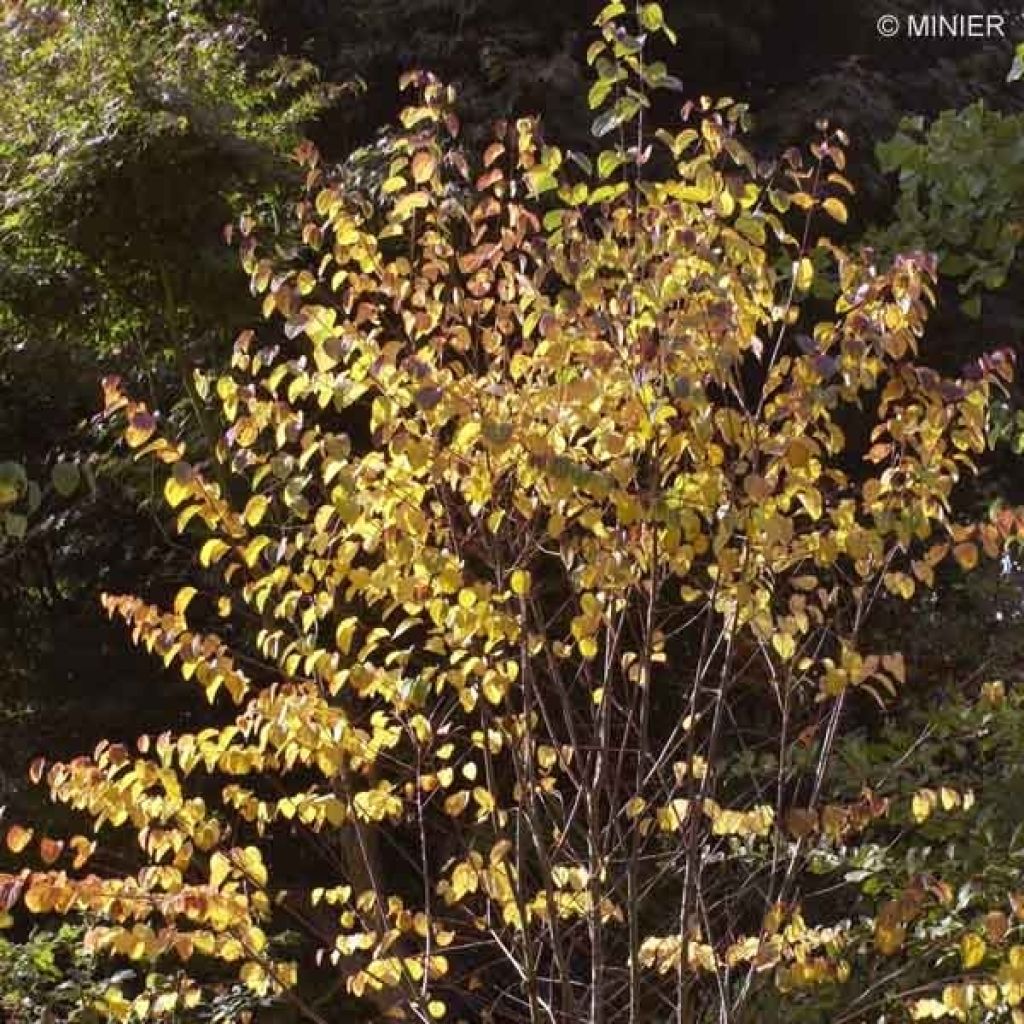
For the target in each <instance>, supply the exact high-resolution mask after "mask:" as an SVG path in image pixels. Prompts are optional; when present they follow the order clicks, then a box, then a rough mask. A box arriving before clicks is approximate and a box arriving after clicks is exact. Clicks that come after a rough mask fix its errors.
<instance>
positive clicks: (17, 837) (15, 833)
mask: <svg viewBox="0 0 1024 1024" xmlns="http://www.w3.org/2000/svg"><path fill="white" fill-rule="evenodd" d="M30 842H32V829H30V828H24V827H23V826H22V825H12V826H11V827H10V828H9V829H8V830H7V849H8V850H10V851H11V853H21V851H22V850H24V849H25V847H26V846H28V844H29V843H30Z"/></svg>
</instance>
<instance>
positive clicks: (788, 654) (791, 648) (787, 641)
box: [772, 630, 796, 661]
mask: <svg viewBox="0 0 1024 1024" xmlns="http://www.w3.org/2000/svg"><path fill="white" fill-rule="evenodd" d="M772 647H774V648H775V650H776V652H777V653H778V655H779V657H780V658H782V660H783V661H789V659H790V658H792V657H793V655H794V654H796V640H795V639H794V637H793V634H792V633H785V632H782V631H781V630H780V631H779V632H777V633H774V634H773V635H772Z"/></svg>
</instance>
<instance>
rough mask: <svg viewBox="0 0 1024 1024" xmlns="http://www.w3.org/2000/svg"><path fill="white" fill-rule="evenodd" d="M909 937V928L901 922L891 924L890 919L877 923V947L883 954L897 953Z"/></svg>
mask: <svg viewBox="0 0 1024 1024" xmlns="http://www.w3.org/2000/svg"><path fill="white" fill-rule="evenodd" d="M906 937H907V930H906V928H904V927H903V925H901V924H891V923H889V922H888V921H879V922H878V923H877V924H876V925H875V947H876V948H877V949H878V952H879V953H881V954H882V955H883V956H892V955H893V953H897V952H899V950H900V947H901V946H902V945H903V940H904V939H905V938H906Z"/></svg>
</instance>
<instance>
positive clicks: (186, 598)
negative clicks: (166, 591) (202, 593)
mask: <svg viewBox="0 0 1024 1024" xmlns="http://www.w3.org/2000/svg"><path fill="white" fill-rule="evenodd" d="M197 593H198V591H197V590H196V588H195V587H182V588H181V590H179V591H178V593H177V594H176V595H175V598H174V614H175V615H184V614H185V609H186V608H188V606H189V604H190V603H191V601H192V598H193V597H195V596H196V594H197Z"/></svg>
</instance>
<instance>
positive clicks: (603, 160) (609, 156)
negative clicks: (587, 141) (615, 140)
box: [597, 149, 626, 181]
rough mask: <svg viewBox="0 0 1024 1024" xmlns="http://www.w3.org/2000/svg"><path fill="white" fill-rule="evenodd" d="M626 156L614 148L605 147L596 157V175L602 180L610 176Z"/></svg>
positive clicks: (623, 161) (624, 160)
mask: <svg viewBox="0 0 1024 1024" xmlns="http://www.w3.org/2000/svg"><path fill="white" fill-rule="evenodd" d="M625 162H626V158H625V157H624V156H623V155H622V154H621V153H620V152H619V151H618V150H614V149H606V150H605V151H604V152H603V153H602V154H601V155H600V156H599V157H598V158H597V176H598V177H599V178H600V179H601V180H602V181H604V180H605V179H606V178H610V177H611V176H612V175H613V174H614V173H615V172H616V171H617V170H618V169H619V168H620V167H621V166H622V165H623V164H624V163H625Z"/></svg>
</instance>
